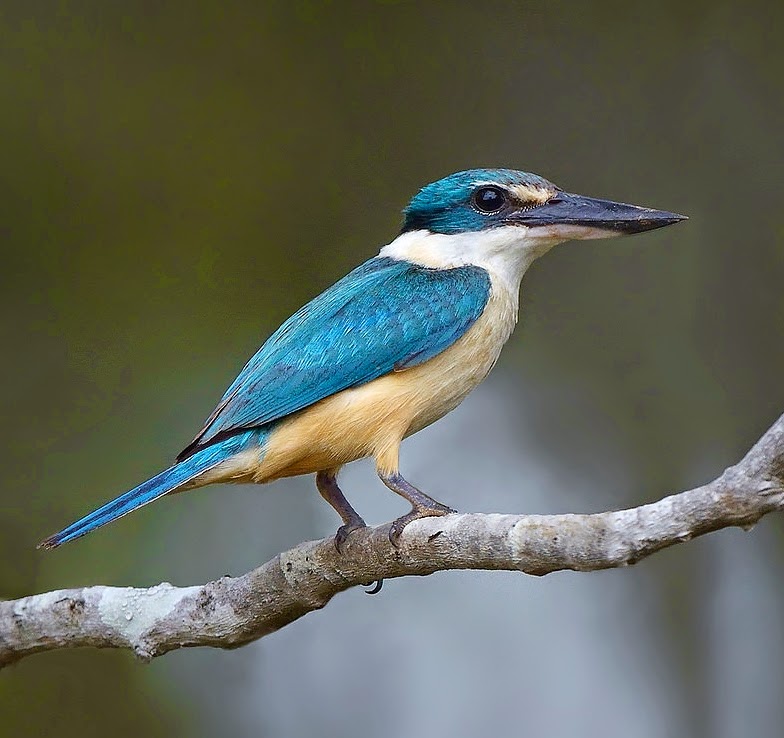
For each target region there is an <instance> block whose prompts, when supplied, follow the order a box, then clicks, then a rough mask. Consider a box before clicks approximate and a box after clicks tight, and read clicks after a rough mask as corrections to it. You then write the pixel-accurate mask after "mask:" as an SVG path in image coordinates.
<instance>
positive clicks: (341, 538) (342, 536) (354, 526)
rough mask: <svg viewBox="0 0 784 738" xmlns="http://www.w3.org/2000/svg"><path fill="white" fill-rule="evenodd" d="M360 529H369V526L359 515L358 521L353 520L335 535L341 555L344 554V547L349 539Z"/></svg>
mask: <svg viewBox="0 0 784 738" xmlns="http://www.w3.org/2000/svg"><path fill="white" fill-rule="evenodd" d="M360 528H367V524H366V523H365V521H364V520H363V519H362V518H361V517H359V515H357V518H356V520H351V521H349V522H348V523H346V524H345V525H341V526H340V528H338V532H337V533H335V548H336V549H337V552H338V553H339V554H342V553H343V547H344V546H345V545H346V541H347V540H348V537H349V536H350V535H351V534H352V533H353V532H354V531H355V530H359V529H360Z"/></svg>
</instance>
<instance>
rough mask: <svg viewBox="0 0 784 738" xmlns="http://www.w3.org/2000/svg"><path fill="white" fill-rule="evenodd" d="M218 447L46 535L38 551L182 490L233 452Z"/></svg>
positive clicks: (189, 459) (73, 537) (208, 449)
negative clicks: (58, 530)
mask: <svg viewBox="0 0 784 738" xmlns="http://www.w3.org/2000/svg"><path fill="white" fill-rule="evenodd" d="M232 445H233V444H232ZM221 446H222V444H216V446H212V447H210V448H207V449H203V450H202V451H201V452H199V453H196V454H194V455H193V456H190V457H188V458H187V459H185V460H184V461H182V462H180V463H179V464H175V465H174V466H172V467H169V468H168V469H165V470H164V471H162V472H161V473H160V474H156V475H155V476H154V477H152V479H148V480H147V481H146V482H142V483H141V484H140V485H139V486H138V487H135V488H134V489H132V490H130V492H126V493H125V494H123V495H120V496H119V497H117V498H116V499H114V500H112V501H111V502H107V503H106V504H105V505H103V506H102V507H99V508H98V509H97V510H94V511H93V512H91V513H90V514H89V515H85V516H84V517H83V518H81V519H80V520H77V521H76V522H75V523H72V524H71V525H69V526H68V527H67V528H64V529H63V530H61V531H60V532H59V533H55V534H54V535H53V536H49V538H47V539H46V540H44V541H41V543H39V544H38V548H47V549H49V548H57V546H59V545H61V544H63V543H68V541H73V540H74V539H76V538H81V537H82V536H83V535H86V534H87V533H89V532H90V531H93V530H95V529H96V528H100V527H101V526H102V525H106V523H110V522H111V521H112V520H117V518H121V517H122V516H123V515H127V514H128V513H129V512H132V511H133V510H136V509H137V508H139V507H141V506H142V505H146V504H147V503H149V502H152V501H153V500H157V499H158V498H159V497H162V496H163V495H165V494H167V493H168V492H173V491H174V490H176V489H178V488H180V487H182V486H183V485H185V484H187V483H188V482H190V481H192V480H193V479H195V478H196V477H198V476H199V475H200V474H203V473H204V472H206V471H209V470H210V469H213V468H215V467H216V466H218V464H220V463H222V462H223V461H225V460H226V459H227V458H229V456H231V452H232V451H234V450H235V449H228V448H221Z"/></svg>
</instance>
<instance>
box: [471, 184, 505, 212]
mask: <svg viewBox="0 0 784 738" xmlns="http://www.w3.org/2000/svg"><path fill="white" fill-rule="evenodd" d="M473 201H474V207H475V208H476V209H477V210H478V211H479V212H480V213H497V212H498V211H499V210H501V209H502V208H503V207H504V206H505V205H506V193H505V192H504V191H503V190H502V189H501V188H500V187H480V188H479V189H478V190H477V191H476V192H474V195H473Z"/></svg>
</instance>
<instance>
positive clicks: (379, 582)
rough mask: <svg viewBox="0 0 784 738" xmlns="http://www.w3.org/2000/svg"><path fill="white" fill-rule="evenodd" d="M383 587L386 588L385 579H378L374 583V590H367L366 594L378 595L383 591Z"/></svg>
mask: <svg viewBox="0 0 784 738" xmlns="http://www.w3.org/2000/svg"><path fill="white" fill-rule="evenodd" d="M383 586H384V580H383V579H376V581H375V582H374V583H373V589H366V590H365V594H368V595H375V594H378V593H379V592H380V591H381V588H382V587H383Z"/></svg>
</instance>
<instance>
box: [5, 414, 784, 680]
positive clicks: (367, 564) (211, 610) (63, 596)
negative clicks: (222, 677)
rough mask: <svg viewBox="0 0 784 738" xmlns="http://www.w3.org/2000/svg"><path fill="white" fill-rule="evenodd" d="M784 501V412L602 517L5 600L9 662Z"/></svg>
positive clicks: (607, 553)
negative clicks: (706, 467)
mask: <svg viewBox="0 0 784 738" xmlns="http://www.w3.org/2000/svg"><path fill="white" fill-rule="evenodd" d="M782 508H784V415H782V416H781V417H780V418H779V419H778V420H777V421H776V422H775V423H774V424H773V426H772V427H771V428H770V430H768V431H767V433H765V435H764V436H763V437H762V438H761V439H760V440H759V441H758V442H757V444H756V445H755V446H754V448H752V449H751V451H749V453H748V454H747V455H746V457H745V458H744V459H743V460H742V461H741V462H740V463H738V464H737V465H736V466H733V467H730V468H729V469H727V470H726V471H725V472H724V473H723V474H722V475H721V476H720V477H718V478H717V479H715V480H714V481H712V482H710V483H709V484H706V485H704V486H702V487H698V488H696V489H692V490H689V491H687V492H681V493H680V494H675V495H672V496H670V497H665V498H664V499H662V500H659V501H658V502H654V503H652V504H649V505H642V506H641V507H636V508H632V509H629V510H620V511H613V512H605V513H596V514H592V515H500V514H479V513H472V514H465V515H461V514H453V515H448V516H446V517H442V518H426V519H424V520H419V521H416V522H414V523H412V524H411V525H409V526H408V527H407V528H406V529H405V532H404V533H403V536H402V537H401V539H400V547H399V548H398V549H395V548H393V547H392V545H391V544H390V543H389V540H388V537H387V536H388V532H389V526H388V525H387V526H381V527H378V528H368V529H366V530H360V531H357V532H356V533H353V534H352V535H351V536H350V538H349V540H348V543H347V544H346V546H345V549H344V551H343V553H342V554H341V553H338V552H337V551H336V550H335V547H334V545H333V541H332V539H331V538H327V539H324V540H321V541H310V542H307V543H302V544H300V545H299V546H297V547H296V548H293V549H291V550H290V551H287V552H285V553H282V554H279V555H278V556H276V557H275V558H274V559H272V560H271V561H268V562H267V563H266V564H264V565H262V566H260V567H259V568H258V569H254V570H253V571H250V572H248V573H247V574H245V575H243V576H241V577H236V578H235V577H223V578H221V579H217V580H215V581H213V582H208V583H207V584H204V585H198V586H193V587H174V586H172V585H171V584H168V583H165V582H164V583H163V584H158V585H157V586H155V587H151V588H149V589H135V588H132V587H125V588H123V587H102V586H95V587H84V588H81V589H67V590H57V591H54V592H47V593H45V594H38V595H32V596H30V597H23V598H22V599H19V600H9V601H4V602H0V667H2V666H6V665H8V664H11V663H13V662H14V661H17V660H19V659H21V658H23V657H25V656H29V655H30V654H33V653H37V652H39V651H49V650H52V649H56V648H75V647H78V646H97V647H99V648H107V647H113V648H130V649H133V651H134V652H135V653H136V654H137V655H138V656H139V657H141V658H143V659H151V658H153V657H154V656H160V655H161V654H164V653H167V652H168V651H172V650H174V649H176V648H185V647H190V646H216V647H219V648H236V647H237V646H241V645H243V644H245V643H249V642H250V641H253V640H256V639H258V638H261V637H263V636H265V635H267V634H268V633H272V632H273V631H275V630H278V629H279V628H282V627H284V626H285V625H288V624H289V623H291V622H293V621H294V620H297V619H298V618H301V617H302V616H303V615H305V614H307V613H309V612H311V611H313V610H318V609H319V608H322V607H324V605H326V604H327V603H328V602H329V601H330V600H331V599H332V597H334V596H335V595H336V594H337V593H338V592H342V591H343V590H346V589H348V588H350V587H355V586H357V585H360V584H367V583H369V582H373V581H375V580H378V579H389V578H392V577H403V576H410V575H416V576H425V575H427V574H432V573H433V572H435V571H441V570H445V569H506V570H516V571H522V572H525V573H527V574H535V575H543V574H548V573H549V572H553V571H559V570H563V569H572V570H575V571H594V570H597V569H608V568H612V567H618V566H627V565H629V564H634V563H636V562H637V561H639V560H640V559H642V558H644V557H646V556H649V555H650V554H652V553H655V552H656V551H658V550H660V549H662V548H666V547H667V546H672V545H674V544H676V543H683V542H684V541H688V540H690V539H692V538H694V537H695V536H699V535H703V534H705V533H709V532H711V531H714V530H718V529H720V528H727V527H729V526H742V527H749V526H751V525H753V524H754V523H756V522H757V521H758V520H759V519H760V518H761V517H762V516H763V515H766V514H767V513H769V512H772V511H774V510H780V509H782Z"/></svg>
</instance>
